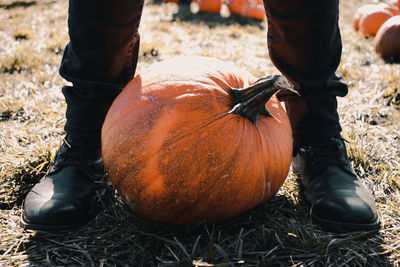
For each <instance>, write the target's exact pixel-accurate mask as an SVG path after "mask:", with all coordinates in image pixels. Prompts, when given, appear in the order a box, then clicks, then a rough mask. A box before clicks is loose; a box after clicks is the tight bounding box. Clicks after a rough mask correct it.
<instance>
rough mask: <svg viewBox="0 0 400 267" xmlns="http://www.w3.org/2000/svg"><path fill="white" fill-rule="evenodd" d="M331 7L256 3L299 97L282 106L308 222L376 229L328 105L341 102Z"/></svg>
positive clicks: (313, 1) (314, 2)
mask: <svg viewBox="0 0 400 267" xmlns="http://www.w3.org/2000/svg"><path fill="white" fill-rule="evenodd" d="M338 5H339V2H338V0H326V1H320V0H304V1H298V0H264V6H265V9H266V13H267V20H268V49H269V53H270V57H271V60H272V61H273V63H274V64H275V66H276V67H277V68H278V69H279V70H280V71H281V72H282V73H283V74H284V75H285V76H286V77H287V78H288V79H289V80H290V81H292V82H293V83H294V85H295V88H296V89H297V90H298V92H299V93H300V97H294V96H292V97H291V98H288V99H287V100H286V101H285V105H286V108H287V112H288V115H289V117H290V120H291V123H292V128H293V138H294V143H295V152H294V154H295V157H294V161H293V163H294V168H295V171H297V172H299V173H300V174H301V175H302V182H303V187H304V195H305V199H306V201H307V202H308V204H309V205H310V206H311V215H312V218H313V220H314V221H315V222H317V223H318V224H320V225H321V226H324V227H326V228H327V229H330V230H334V229H339V230H345V231H350V230H369V229H376V228H377V227H378V226H379V224H378V216H377V212H376V207H375V203H374V199H373V197H372V194H371V193H370V192H369V191H368V189H367V188H366V187H365V186H364V185H363V184H362V182H361V181H360V180H359V179H358V178H357V177H356V176H355V174H354V172H353V171H352V169H351V167H350V163H349V160H348V158H347V152H346V148H345V145H344V142H343V140H342V138H341V137H340V132H341V127H340V123H339V116H338V113H337V100H336V97H339V96H341V97H342V96H345V95H346V94H347V91H348V89H347V85H346V83H345V81H344V79H343V77H342V76H341V74H340V73H339V72H338V71H337V67H338V65H339V63H340V57H341V50H342V43H341V36H340V30H339V26H338V14H339V6H338Z"/></svg>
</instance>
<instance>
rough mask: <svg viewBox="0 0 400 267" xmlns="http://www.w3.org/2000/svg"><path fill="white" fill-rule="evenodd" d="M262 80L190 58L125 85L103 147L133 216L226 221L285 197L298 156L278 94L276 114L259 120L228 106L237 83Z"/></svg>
mask: <svg viewBox="0 0 400 267" xmlns="http://www.w3.org/2000/svg"><path fill="white" fill-rule="evenodd" d="M254 80H255V79H254V78H253V77H251V76H250V75H249V74H248V73H246V72H244V71H242V70H240V69H239V68H237V67H235V66H233V65H232V64H230V63H226V62H224V61H221V60H217V59H214V58H207V57H194V56H192V57H177V58H172V59H169V60H165V61H162V62H159V63H156V64H154V65H152V66H151V67H150V68H149V69H148V70H147V71H144V72H143V73H142V74H140V75H138V76H136V77H135V78H134V79H133V80H132V81H131V82H130V83H129V84H128V85H127V86H126V88H125V89H124V90H123V91H122V92H121V93H120V95H119V96H118V97H117V98H116V99H115V101H114V103H113V104H112V106H111V108H110V110H109V112H108V114H107V116H106V119H105V122H104V124H103V129H102V153H103V160H104V165H105V168H106V171H107V173H108V174H109V176H110V179H111V181H112V183H113V185H114V186H115V188H116V189H117V191H118V192H119V193H120V195H121V196H122V198H123V199H124V201H125V202H126V203H127V204H128V205H129V206H130V208H131V210H132V211H133V212H134V213H136V214H137V215H139V216H142V217H144V218H148V219H150V220H153V221H157V222H166V223H171V224H184V225H189V224H195V223H198V222H200V221H202V220H209V221H213V222H221V221H225V220H227V219H229V218H232V217H233V216H236V215H238V214H241V213H243V212H244V211H247V210H249V209H251V208H253V207H255V206H257V205H258V204H260V203H262V202H264V201H266V200H268V199H269V198H271V197H272V196H274V195H275V194H276V193H277V191H278V189H279V188H280V187H281V185H282V184H283V182H284V180H285V179H286V176H287V174H288V171H289V166H290V162H291V158H292V134H291V128H290V124H289V120H288V117H287V115H286V113H285V111H284V109H283V108H282V106H281V105H280V103H279V101H278V100H277V98H276V97H275V96H272V97H271V99H270V100H269V101H268V102H267V104H266V107H267V108H268V109H269V111H270V112H271V113H272V115H273V116H274V117H268V116H265V115H259V116H258V120H257V122H256V123H253V122H252V121H250V120H249V119H247V118H244V117H242V116H241V115H238V114H234V113H230V112H229V111H230V110H231V109H232V108H233V107H234V104H235V102H234V95H233V93H232V91H231V89H230V87H232V88H243V87H246V86H248V85H249V84H250V83H252V82H254ZM264 103H265V102H264ZM236 106H237V105H236ZM236 106H235V107H236ZM264 108H265V105H264Z"/></svg>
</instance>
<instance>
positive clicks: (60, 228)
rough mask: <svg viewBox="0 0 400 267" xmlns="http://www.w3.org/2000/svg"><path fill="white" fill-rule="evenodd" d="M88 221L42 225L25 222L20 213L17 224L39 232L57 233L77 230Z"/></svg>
mask: <svg viewBox="0 0 400 267" xmlns="http://www.w3.org/2000/svg"><path fill="white" fill-rule="evenodd" d="M88 223H89V221H84V222H81V223H79V224H73V225H43V224H35V223H30V222H27V221H25V219H24V216H23V215H21V218H20V221H19V225H20V226H21V227H22V228H24V229H29V230H35V231H39V232H57V233H63V232H70V231H73V230H77V229H79V228H82V227H84V226H85V225H87V224H88Z"/></svg>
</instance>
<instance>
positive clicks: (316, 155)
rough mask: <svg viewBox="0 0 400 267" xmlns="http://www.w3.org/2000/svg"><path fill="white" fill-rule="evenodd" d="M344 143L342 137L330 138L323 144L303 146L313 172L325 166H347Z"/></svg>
mask: <svg viewBox="0 0 400 267" xmlns="http://www.w3.org/2000/svg"><path fill="white" fill-rule="evenodd" d="M344 141H346V140H345V139H343V138H342V137H332V138H330V139H328V140H326V141H325V142H321V143H316V144H312V145H308V146H305V147H304V149H305V151H306V154H307V158H309V162H310V163H311V168H312V170H313V172H318V171H320V170H321V169H323V168H324V167H325V166H327V165H336V166H344V167H346V166H349V160H348V157H347V152H346V147H345V144H344Z"/></svg>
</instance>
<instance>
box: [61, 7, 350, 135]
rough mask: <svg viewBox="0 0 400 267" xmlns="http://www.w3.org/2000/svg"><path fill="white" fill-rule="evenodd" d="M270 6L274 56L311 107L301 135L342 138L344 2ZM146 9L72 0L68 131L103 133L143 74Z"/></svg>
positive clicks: (66, 69) (65, 70)
mask: <svg viewBox="0 0 400 267" xmlns="http://www.w3.org/2000/svg"><path fill="white" fill-rule="evenodd" d="M117 3H118V4H117ZM264 6H265V9H266V13H267V19H268V50H269V54H270V57H271V59H272V61H273V63H274V64H275V66H276V67H277V68H278V69H279V70H280V71H281V72H282V73H283V74H284V75H285V76H286V77H287V78H289V79H290V80H291V81H292V82H293V83H294V84H295V85H296V87H297V89H298V90H299V92H300V94H301V98H302V101H303V102H304V103H305V108H304V109H306V110H307V112H306V114H305V116H304V118H303V119H301V121H300V123H299V124H298V125H297V126H296V127H295V128H294V136H295V138H296V139H298V140H304V141H305V142H306V140H315V139H317V138H324V137H328V136H333V135H336V134H338V133H340V131H341V127H340V124H339V116H338V114H337V111H336V110H337V101H336V97H337V96H345V95H346V94H347V90H348V89H347V85H346V84H345V82H344V80H343V78H342V76H341V75H340V73H338V72H337V71H336V69H337V67H338V65H339V62H340V57H341V50H342V43H341V37H340V31H339V27H338V0H324V1H321V0H264ZM142 8H143V0H118V1H116V2H112V1H109V0H108V1H107V0H85V1H81V0H69V18H68V27H69V36H70V42H69V43H68V45H67V47H66V49H65V51H64V56H63V59H62V63H61V67H60V74H61V76H62V77H64V78H65V79H66V80H68V81H70V82H72V86H66V87H64V88H63V94H64V96H65V98H66V102H67V113H66V117H67V123H66V125H65V130H66V132H67V133H72V134H74V135H75V136H82V137H83V136H97V137H98V136H99V135H100V130H101V126H102V123H103V121H104V118H105V115H106V113H107V110H108V108H109V107H110V105H111V103H112V101H113V100H114V98H115V97H116V96H117V95H118V93H119V92H120V90H121V88H122V87H123V86H124V85H125V84H126V83H127V82H128V81H129V80H130V79H131V78H132V77H133V75H134V73H135V68H136V64H137V60H138V50H139V39H140V38H139V33H138V27H139V22H140V17H141V12H142ZM243 45H245V44H243ZM296 112H297V111H295V113H296ZM298 112H299V113H301V110H299V111H298ZM292 113H293V112H292Z"/></svg>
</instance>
